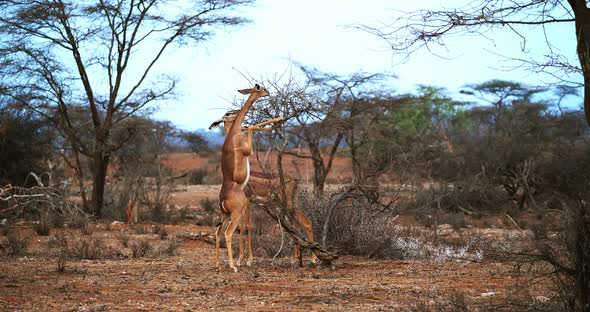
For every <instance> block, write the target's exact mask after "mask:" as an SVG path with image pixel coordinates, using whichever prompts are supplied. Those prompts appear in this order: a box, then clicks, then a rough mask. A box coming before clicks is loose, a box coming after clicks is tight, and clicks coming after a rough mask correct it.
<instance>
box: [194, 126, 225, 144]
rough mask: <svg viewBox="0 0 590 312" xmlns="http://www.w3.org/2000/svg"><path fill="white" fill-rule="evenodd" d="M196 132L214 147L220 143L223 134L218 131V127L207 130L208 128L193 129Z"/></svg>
mask: <svg viewBox="0 0 590 312" xmlns="http://www.w3.org/2000/svg"><path fill="white" fill-rule="evenodd" d="M195 132H196V133H198V134H199V135H201V136H203V138H205V140H207V142H209V146H210V147H214V146H216V145H222V144H223V139H224V138H225V136H224V135H223V134H222V133H221V132H220V131H219V129H214V130H208V129H202V128H201V129H197V130H195Z"/></svg>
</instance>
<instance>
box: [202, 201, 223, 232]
mask: <svg viewBox="0 0 590 312" xmlns="http://www.w3.org/2000/svg"><path fill="white" fill-rule="evenodd" d="M200 205H201V208H202V209H203V213H202V214H201V215H200V216H199V218H198V219H197V225H209V226H212V225H215V224H216V221H217V217H216V214H215V212H216V211H217V209H218V207H219V201H217V200H211V199H209V198H204V199H202V200H201V201H200Z"/></svg>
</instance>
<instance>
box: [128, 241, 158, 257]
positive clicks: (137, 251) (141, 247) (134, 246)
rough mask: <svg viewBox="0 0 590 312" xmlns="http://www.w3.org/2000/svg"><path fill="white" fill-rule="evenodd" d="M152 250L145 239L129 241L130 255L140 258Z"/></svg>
mask: <svg viewBox="0 0 590 312" xmlns="http://www.w3.org/2000/svg"><path fill="white" fill-rule="evenodd" d="M152 250H153V247H152V245H151V244H150V243H149V242H148V241H147V240H145V239H140V240H138V241H135V242H133V243H131V256H132V257H133V258H141V257H146V256H148V255H149V254H150V253H151V252H152Z"/></svg>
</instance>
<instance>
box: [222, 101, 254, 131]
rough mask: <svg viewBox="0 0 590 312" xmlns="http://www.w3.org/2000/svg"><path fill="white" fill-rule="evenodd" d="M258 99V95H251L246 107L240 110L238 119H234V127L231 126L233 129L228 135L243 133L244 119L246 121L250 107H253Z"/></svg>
mask: <svg viewBox="0 0 590 312" xmlns="http://www.w3.org/2000/svg"><path fill="white" fill-rule="evenodd" d="M257 99H258V95H256V94H254V93H250V96H249V97H248V99H247V100H246V103H244V106H242V108H241V109H240V112H239V113H238V115H237V116H236V119H234V121H233V125H232V126H231V129H230V130H229V133H228V134H227V135H235V134H237V133H240V132H242V123H244V119H246V114H247V113H248V111H249V110H250V107H252V104H254V102H255V101H256V100H257Z"/></svg>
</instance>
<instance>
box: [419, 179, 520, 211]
mask: <svg viewBox="0 0 590 312" xmlns="http://www.w3.org/2000/svg"><path fill="white" fill-rule="evenodd" d="M509 204H510V201H509V199H508V196H507V195H506V192H505V191H504V190H503V189H502V188H499V187H497V185H495V184H492V183H491V181H488V180H482V179H478V178H472V179H469V180H463V181H460V182H458V183H456V184H455V185H454V186H446V187H440V188H429V189H420V190H418V192H417V193H416V196H415V201H414V203H412V204H410V206H409V207H408V209H409V210H410V211H413V212H415V213H431V212H433V211H441V210H442V211H443V212H456V211H459V210H460V209H459V207H461V208H465V209H468V210H471V211H475V212H494V213H497V212H503V211H504V209H506V207H508V206H509Z"/></svg>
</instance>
